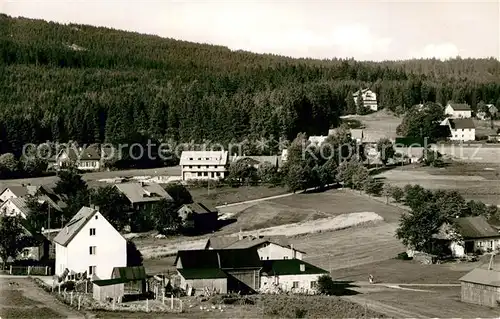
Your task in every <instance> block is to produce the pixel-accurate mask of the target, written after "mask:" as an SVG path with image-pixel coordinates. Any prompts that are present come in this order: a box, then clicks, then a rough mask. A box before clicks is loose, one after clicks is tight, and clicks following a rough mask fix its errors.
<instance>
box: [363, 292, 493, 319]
mask: <svg viewBox="0 0 500 319" xmlns="http://www.w3.org/2000/svg"><path fill="white" fill-rule="evenodd" d="M419 289H422V287H419ZM424 289H425V290H430V291H429V292H416V291H403V290H398V289H392V290H386V291H381V292H376V293H375V292H374V293H369V294H365V295H363V297H364V299H367V300H372V301H376V302H382V303H383V304H385V305H388V306H393V307H397V308H401V309H404V310H405V311H411V312H414V313H418V314H420V315H421V316H425V317H429V318H436V317H437V318H498V315H499V311H498V310H494V309H491V308H489V307H482V306H479V305H474V304H469V303H463V302H461V301H460V287H431V288H427V287H426V288H424Z"/></svg>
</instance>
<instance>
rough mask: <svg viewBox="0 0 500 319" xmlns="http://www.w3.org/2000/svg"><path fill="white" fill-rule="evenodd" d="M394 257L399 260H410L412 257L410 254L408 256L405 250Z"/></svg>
mask: <svg viewBox="0 0 500 319" xmlns="http://www.w3.org/2000/svg"><path fill="white" fill-rule="evenodd" d="M396 259H400V260H412V259H413V258H411V257H410V256H408V254H407V253H406V251H405V252H402V253H399V254H398V256H397V257H396Z"/></svg>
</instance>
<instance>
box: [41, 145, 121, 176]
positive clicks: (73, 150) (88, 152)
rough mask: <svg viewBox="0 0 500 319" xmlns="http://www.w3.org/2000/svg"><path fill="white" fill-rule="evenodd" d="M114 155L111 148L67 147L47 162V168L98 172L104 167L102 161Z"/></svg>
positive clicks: (95, 146)
mask: <svg viewBox="0 0 500 319" xmlns="http://www.w3.org/2000/svg"><path fill="white" fill-rule="evenodd" d="M114 155H115V150H114V149H113V148H110V147H107V148H104V147H103V148H101V147H99V146H97V145H90V146H88V147H85V148H82V147H76V146H68V147H66V148H63V149H61V150H60V151H59V153H58V154H57V155H55V156H54V157H52V158H51V159H50V160H49V167H51V168H54V169H56V170H58V169H65V168H68V167H76V168H77V169H79V170H82V171H98V170H100V169H102V168H103V167H104V159H106V158H110V157H112V156H114Z"/></svg>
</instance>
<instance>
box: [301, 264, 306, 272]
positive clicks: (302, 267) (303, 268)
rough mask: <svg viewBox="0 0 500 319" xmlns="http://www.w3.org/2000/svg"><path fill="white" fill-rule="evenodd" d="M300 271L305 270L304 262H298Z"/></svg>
mask: <svg viewBox="0 0 500 319" xmlns="http://www.w3.org/2000/svg"><path fill="white" fill-rule="evenodd" d="M300 271H301V272H304V271H306V265H304V264H300Z"/></svg>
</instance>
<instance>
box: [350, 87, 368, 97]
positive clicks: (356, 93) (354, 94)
mask: <svg viewBox="0 0 500 319" xmlns="http://www.w3.org/2000/svg"><path fill="white" fill-rule="evenodd" d="M360 91H361V93H365V92H366V91H370V89H362V90H357V91H356V92H354V93H353V94H352V96H358V94H359V93H360Z"/></svg>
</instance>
